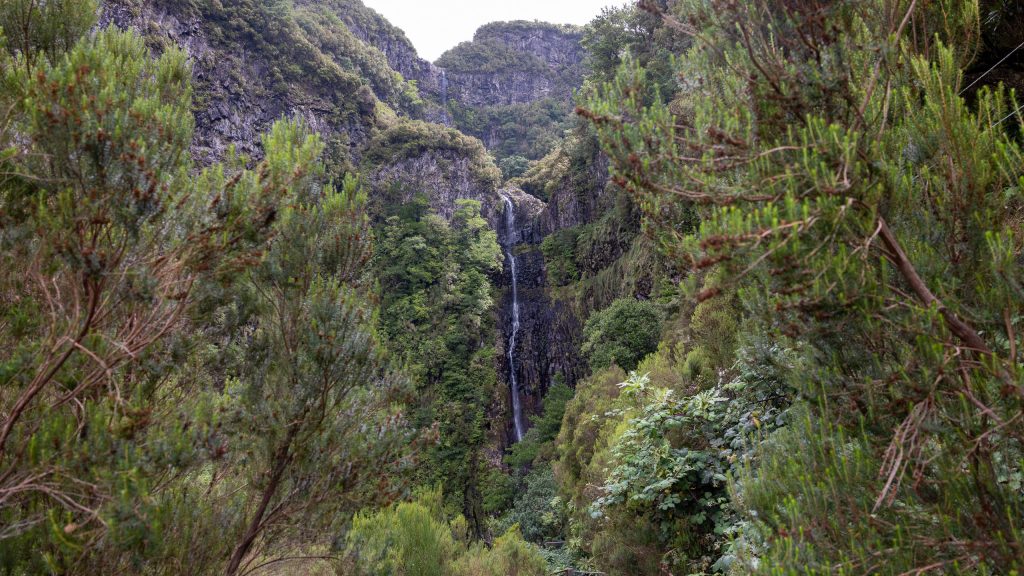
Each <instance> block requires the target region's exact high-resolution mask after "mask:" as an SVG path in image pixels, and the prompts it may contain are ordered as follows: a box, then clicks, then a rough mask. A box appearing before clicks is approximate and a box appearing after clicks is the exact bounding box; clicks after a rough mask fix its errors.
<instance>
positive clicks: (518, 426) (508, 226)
mask: <svg viewBox="0 0 1024 576" xmlns="http://www.w3.org/2000/svg"><path fill="white" fill-rule="evenodd" d="M501 199H502V200H504V202H505V256H506V257H507V258H508V262H509V269H510V271H511V273H512V330H511V332H510V333H509V337H508V381H509V386H510V387H511V394H512V423H513V425H514V427H515V432H516V442H519V441H520V440H522V439H523V411H522V405H521V403H520V400H519V380H518V377H517V376H516V341H517V340H518V338H519V276H518V274H517V273H516V255H515V252H514V250H513V249H514V248H515V233H516V212H515V208H514V207H513V206H512V199H511V198H509V197H508V196H506V195H504V194H502V195H501Z"/></svg>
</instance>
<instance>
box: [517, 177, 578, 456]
mask: <svg viewBox="0 0 1024 576" xmlns="http://www.w3.org/2000/svg"><path fill="white" fill-rule="evenodd" d="M500 194H502V195H504V196H506V197H508V198H509V199H510V200H511V201H512V205H513V209H514V210H515V227H514V229H512V230H506V227H505V226H504V215H503V214H502V215H500V217H501V225H499V226H497V230H498V231H499V238H500V240H501V243H502V245H509V244H511V245H512V251H513V253H514V254H515V258H516V268H517V272H518V274H517V277H518V295H519V320H520V328H519V334H518V341H517V343H516V351H515V357H516V378H517V381H518V383H519V390H520V401H521V402H522V406H523V413H524V414H525V415H526V420H527V428H529V423H528V421H529V417H530V415H534V414H537V413H538V412H539V411H540V410H541V399H542V398H543V397H544V395H545V394H546V393H547V391H548V388H550V387H551V384H552V383H554V382H555V379H556V378H561V379H562V381H563V382H565V383H566V384H568V385H570V386H573V385H575V383H576V382H577V381H578V380H579V379H580V378H582V377H583V376H585V375H586V365H585V363H584V362H583V361H582V360H581V359H580V356H579V348H580V344H581V343H582V341H581V335H582V332H583V328H582V325H581V323H580V321H579V318H578V317H577V316H576V313H575V311H574V310H573V309H572V307H571V306H570V305H568V304H567V303H566V302H564V301H561V300H553V299H552V298H551V296H550V293H549V287H548V286H547V282H546V279H547V273H546V271H545V269H544V255H543V254H542V253H541V251H540V243H541V242H542V241H543V239H544V236H545V234H544V231H543V230H542V229H541V228H540V227H539V225H538V223H539V222H540V221H541V218H542V217H543V215H544V214H545V212H546V210H547V206H545V204H544V203H543V202H541V201H540V200H538V199H537V198H535V197H533V196H531V195H529V194H527V193H525V192H523V191H522V190H520V189H518V188H514V187H513V188H504V189H502V190H501V192H500ZM511 283H512V277H511V273H510V267H509V266H508V265H507V263H506V266H505V270H504V272H503V275H502V279H501V286H502V287H503V288H504V292H503V296H502V299H501V314H500V315H499V318H500V320H499V326H498V328H499V330H500V332H501V334H502V338H501V344H500V346H499V350H500V352H501V354H500V355H499V358H500V360H499V367H498V370H499V374H501V375H502V377H503V380H504V381H505V382H506V385H507V383H508V382H509V380H510V378H509V362H508V349H507V346H508V344H509V338H508V337H509V335H510V333H511V328H512V327H511V318H512V305H513V302H512V290H511ZM508 440H512V439H511V438H509V439H508Z"/></svg>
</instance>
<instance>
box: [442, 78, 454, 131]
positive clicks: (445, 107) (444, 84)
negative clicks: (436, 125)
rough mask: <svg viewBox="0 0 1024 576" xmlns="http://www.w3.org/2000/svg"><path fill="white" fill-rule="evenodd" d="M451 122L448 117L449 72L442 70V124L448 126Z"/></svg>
mask: <svg viewBox="0 0 1024 576" xmlns="http://www.w3.org/2000/svg"><path fill="white" fill-rule="evenodd" d="M451 122H452V121H451V117H450V116H448V72H446V71H445V69H444V68H441V123H442V124H444V125H445V126H448V125H450V124H451Z"/></svg>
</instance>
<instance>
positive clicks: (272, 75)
mask: <svg viewBox="0 0 1024 576" xmlns="http://www.w3.org/2000/svg"><path fill="white" fill-rule="evenodd" d="M213 16H215V15H211V14H204V13H203V12H201V11H197V10H196V9H193V8H192V7H191V5H189V4H187V3H178V2H159V1H155V0H154V1H149V0H147V1H142V2H138V1H132V0H106V1H105V2H103V3H102V5H101V17H100V26H108V25H114V26H117V27H120V28H132V29H135V30H136V31H138V32H140V33H141V34H143V35H144V36H146V38H147V40H148V41H149V43H150V45H151V46H152V47H153V49H154V51H161V50H163V49H164V48H165V47H166V46H168V45H170V44H175V45H178V46H180V47H181V48H183V49H184V50H185V51H186V52H187V54H188V55H189V58H190V60H191V62H192V66H193V77H194V86H195V91H196V98H195V117H196V132H195V138H194V143H193V154H194V155H195V156H196V158H197V159H199V160H200V161H204V162H210V161H213V160H215V159H218V158H221V157H223V156H224V154H225V152H226V151H227V149H228V148H229V147H231V146H234V147H235V149H236V150H237V151H238V152H241V153H243V154H248V155H250V156H256V157H258V156H259V155H260V154H261V143H260V134H262V133H264V132H266V131H267V129H268V128H269V127H270V125H271V124H272V123H273V122H274V121H276V120H278V119H279V118H281V117H285V116H291V117H301V118H303V119H304V120H305V121H306V122H307V124H308V125H309V126H310V127H311V128H312V129H313V130H316V131H317V132H319V133H320V134H321V136H322V137H323V138H324V140H325V141H326V142H327V143H328V147H329V150H331V153H332V155H333V156H334V158H335V159H336V160H337V161H338V162H347V161H348V160H349V159H350V158H352V157H358V154H359V150H360V148H361V147H362V146H363V145H364V144H365V143H366V142H367V141H368V140H369V137H370V134H371V132H372V130H373V129H374V127H375V125H376V124H377V122H378V117H377V110H376V98H375V97H374V95H373V92H372V91H371V90H370V89H369V88H368V87H367V84H366V83H364V82H361V81H360V80H359V78H358V77H356V76H354V75H353V74H351V73H346V72H345V71H344V70H343V69H342V68H341V67H340V66H338V65H337V64H335V65H334V66H333V67H330V66H329V63H324V64H325V66H328V68H329V70H328V71H327V72H325V73H324V74H322V75H304V74H303V73H302V72H301V70H299V71H294V72H293V73H292V74H288V73H287V72H286V71H282V69H281V64H280V62H279V61H278V60H279V57H277V56H276V55H273V54H270V53H268V50H267V46H266V39H258V38H256V37H254V36H252V35H251V33H254V32H255V31H254V30H252V29H250V30H237V31H236V32H237V33H236V34H232V33H225V28H224V25H223V23H221V22H219V21H218V20H217V19H216V18H214V17H213ZM302 76H305V78H303V79H300V78H301V77H302Z"/></svg>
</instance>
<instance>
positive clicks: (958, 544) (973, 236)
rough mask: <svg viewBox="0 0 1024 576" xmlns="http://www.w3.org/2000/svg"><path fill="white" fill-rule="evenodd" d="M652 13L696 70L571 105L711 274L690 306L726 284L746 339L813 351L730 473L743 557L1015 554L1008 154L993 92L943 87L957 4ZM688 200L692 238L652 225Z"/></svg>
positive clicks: (952, 565) (1017, 163)
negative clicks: (756, 447)
mask: <svg viewBox="0 0 1024 576" xmlns="http://www.w3.org/2000/svg"><path fill="white" fill-rule="evenodd" d="M644 5H645V7H646V8H648V9H649V10H654V11H658V10H657V9H656V7H655V6H653V4H652V3H650V2H646V3H645V4H644ZM663 17H664V18H665V21H666V22H667V24H668V25H670V26H672V27H674V28H676V29H678V30H681V31H684V32H686V33H688V34H691V35H692V36H694V37H695V38H697V39H699V40H700V43H699V44H698V45H697V47H696V48H695V49H694V50H693V51H691V52H690V53H688V54H687V55H685V56H684V57H683V58H682V59H681V62H680V67H681V70H682V72H683V74H684V75H685V76H686V77H689V78H694V79H696V82H695V83H694V84H693V85H691V86H689V87H688V90H687V91H686V92H685V93H681V94H680V95H679V97H678V98H677V99H676V100H675V101H674V102H673V103H672V104H671V106H664V105H660V104H658V103H654V104H653V105H650V106H648V105H646V103H645V102H643V100H642V99H641V98H640V97H639V96H638V94H641V93H642V89H643V86H644V85H645V74H644V72H643V71H642V70H636V69H626V70H624V71H623V72H622V73H621V74H620V76H619V77H618V78H617V80H616V81H615V82H614V83H613V84H609V85H607V86H606V88H605V91H604V93H603V95H602V97H600V98H597V99H595V100H594V101H592V102H591V104H590V109H589V110H587V111H584V113H585V114H586V115H587V116H588V117H589V118H591V119H592V121H593V122H594V124H595V125H596V126H597V127H598V130H599V132H600V133H601V139H602V144H603V147H604V149H605V151H606V152H607V153H608V154H609V156H610V157H611V159H612V163H613V166H614V173H615V176H614V178H615V180H616V181H617V182H618V183H619V184H620V185H621V186H623V187H624V188H626V189H627V190H628V191H630V193H631V194H633V195H634V196H635V197H636V198H637V199H638V203H639V204H640V205H641V206H642V207H643V209H644V211H645V215H647V217H648V218H649V219H650V222H651V223H652V228H653V229H655V230H656V233H657V234H658V236H659V239H660V241H661V242H662V245H663V246H664V247H665V250H666V253H667V254H669V255H671V256H673V257H676V258H679V259H680V260H683V261H685V262H687V263H689V264H690V266H691V268H692V269H695V270H699V269H705V268H709V267H714V268H717V269H718V270H719V271H721V272H722V273H723V274H724V278H725V283H724V284H721V285H716V286H714V287H712V289H710V290H706V291H700V292H698V291H696V290H694V293H695V294H696V297H697V299H698V300H704V299H707V298H710V297H713V296H715V295H716V294H719V293H720V292H721V291H723V290H726V289H732V288H739V289H740V291H741V295H742V296H743V299H744V305H745V307H746V308H747V310H748V313H749V314H750V315H751V316H752V317H756V318H759V319H761V320H762V322H763V326H764V327H765V328H764V330H765V331H766V335H767V336H769V337H772V336H774V337H776V338H777V339H780V340H781V339H782V338H783V336H784V335H786V336H788V337H791V338H793V339H794V340H795V342H796V343H797V344H798V345H799V346H806V347H807V349H808V350H810V351H813V352H812V353H811V356H812V357H813V358H814V363H813V366H811V367H809V369H808V371H807V375H806V377H805V378H804V379H803V380H802V381H801V382H800V383H799V391H800V392H801V394H802V396H803V398H804V401H803V402H802V403H801V404H800V406H799V408H800V409H801V410H805V412H803V414H804V415H805V418H804V421H803V422H802V423H801V424H800V425H794V426H793V427H789V428H785V429H783V431H780V432H779V433H777V434H775V435H773V436H772V438H771V440H770V441H768V442H766V443H765V444H764V446H763V452H762V454H761V458H763V460H762V461H761V463H760V466H758V467H748V468H747V469H746V470H745V472H744V473H743V474H742V476H741V477H740V478H739V480H738V483H737V487H736V491H737V493H738V494H740V495H741V497H742V501H743V506H744V509H746V510H750V509H752V510H754V511H755V512H756V513H757V515H756V517H755V516H751V517H750V520H751V522H752V526H753V527H752V528H751V529H750V530H748V536H749V537H750V541H751V542H756V541H757V540H758V539H759V538H761V537H763V538H764V539H765V541H764V545H763V546H761V547H755V549H756V550H759V551H760V553H761V554H763V555H764V557H763V558H762V559H761V562H760V563H759V564H756V565H755V563H754V562H751V564H749V565H748V568H749V569H751V570H755V569H757V570H758V571H760V572H764V573H768V572H771V573H796V572H800V573H822V574H825V573H835V572H837V571H844V570H852V571H859V570H866V571H871V572H880V573H891V574H898V573H907V572H915V571H916V572H925V571H929V570H942V571H944V572H947V573H974V572H978V571H981V572H984V571H986V570H1013V569H1015V568H1016V569H1019V567H1020V558H1021V557H1022V556H1021V553H1020V552H1021V550H1022V541H1024V540H1022V535H1021V533H1020V530H1019V528H1017V527H1016V520H1015V518H1019V517H1020V514H1021V512H1022V510H1024V499H1022V495H1021V492H1020V489H1019V485H1018V484H1017V483H1016V481H1014V480H1013V478H1018V477H1019V475H1020V454H1021V440H1022V437H1021V434H1020V427H1019V426H1015V425H1014V424H1010V423H1012V422H1017V421H1019V419H1020V418H1022V417H1024V412H1022V408H1024V402H1022V400H1024V393H1022V392H1021V390H1022V385H1021V380H1020V369H1021V366H1020V362H1021V360H1020V357H1019V353H1018V344H1017V334H1018V333H1019V331H1020V329H1021V327H1020V326H1019V324H1020V319H1021V318H1022V317H1024V316H1022V314H1021V312H1022V308H1021V302H1022V301H1024V300H1022V299H1021V293H1020V291H1019V286H1020V285H1021V277H1020V276H1021V267H1020V266H1017V265H1015V264H1014V262H1017V261H1018V260H1019V258H1020V256H1021V248H1020V246H1021V245H1020V242H1019V239H1018V238H1017V236H1018V233H1019V232H1018V230H1019V227H1018V226H1017V225H1016V224H1015V217H1014V210H1016V208H1015V207H1016V206H1019V204H1020V202H1021V199H1020V198H1021V197H1020V190H1021V180H1020V176H1019V175H1020V173H1021V169H1022V166H1024V158H1022V155H1021V150H1020V148H1019V144H1018V142H1016V141H1015V140H1014V139H1013V137H1012V136H1011V134H1010V132H1009V130H1008V128H1009V127H1010V126H1011V124H1012V123H1014V122H1015V121H1019V116H1016V117H1015V116H1014V115H1013V114H1012V110H1013V109H1014V107H1011V100H1010V99H1009V98H1008V96H1007V94H1006V93H1005V92H1003V91H1002V90H1000V89H995V90H992V89H989V88H985V89H982V90H981V91H980V92H979V94H978V96H977V99H976V103H975V104H974V106H973V108H972V107H968V105H967V104H966V103H965V102H964V100H963V99H962V98H961V97H960V96H959V93H960V91H961V89H962V88H963V86H962V85H961V78H962V76H961V73H960V70H961V69H962V68H963V67H964V66H966V65H967V64H968V63H969V62H970V58H971V57H972V54H973V53H974V42H976V40H977V38H978V34H979V33H978V28H977V26H978V12H977V5H976V4H975V3H972V2H966V3H956V4H955V5H954V4H951V3H935V4H921V3H914V2H910V3H907V2H896V1H888V0H886V1H881V0H880V1H877V2H862V3H830V2H816V3H810V4H792V3H774V2H765V1H762V0H750V1H745V2H710V3H696V2H694V3H690V2H684V3H680V5H679V6H678V7H677V10H676V12H674V13H672V14H663ZM869 47H878V49H877V50H875V49H869ZM1007 122H1010V123H1009V124H1008V123H1007ZM694 207H697V209H698V210H699V213H700V215H701V219H702V223H701V226H700V229H699V230H698V231H697V232H695V233H693V232H691V231H690V230H688V229H686V228H683V227H679V226H677V225H676V224H677V223H678V220H677V218H676V216H677V215H678V214H680V213H681V212H682V211H685V210H692V209H694ZM697 277H698V276H696V275H695V276H694V279H696V278H697ZM978 511H983V512H982V513H981V514H977V512H978ZM756 566H759V567H760V568H759V569H758V568H756Z"/></svg>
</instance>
